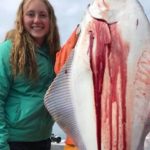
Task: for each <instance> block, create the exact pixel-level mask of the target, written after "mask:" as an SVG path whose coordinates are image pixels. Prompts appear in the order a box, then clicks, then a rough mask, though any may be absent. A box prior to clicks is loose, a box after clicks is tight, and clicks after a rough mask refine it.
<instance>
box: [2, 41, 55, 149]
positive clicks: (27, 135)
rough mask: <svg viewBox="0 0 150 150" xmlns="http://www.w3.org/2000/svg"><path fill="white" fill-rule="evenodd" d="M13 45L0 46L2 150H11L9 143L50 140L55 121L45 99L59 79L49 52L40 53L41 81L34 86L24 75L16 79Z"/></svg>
mask: <svg viewBox="0 0 150 150" xmlns="http://www.w3.org/2000/svg"><path fill="white" fill-rule="evenodd" d="M11 47H12V43H11V41H9V40H7V41H5V42H3V43H1V44H0V150H9V146H8V141H40V140H44V139H47V138H49V137H50V134H51V130H52V126H53V123H54V122H53V119H52V118H51V116H50V115H49V114H48V112H47V110H46V109H45V107H44V103H43V98H44V95H45V92H46V90H47V89H48V86H49V85H50V84H51V82H52V81H53V79H54V77H55V73H54V69H53V68H54V66H53V63H52V59H51V57H50V56H49V54H48V48H46V47H42V48H39V49H37V52H36V61H37V65H38V74H39V80H38V81H36V83H35V84H32V83H31V81H30V80H29V79H27V78H26V77H25V76H23V75H18V76H17V77H16V78H14V77H13V75H12V70H11V65H10V51H11Z"/></svg>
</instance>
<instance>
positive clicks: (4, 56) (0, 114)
mask: <svg viewBox="0 0 150 150" xmlns="http://www.w3.org/2000/svg"><path fill="white" fill-rule="evenodd" d="M7 49H8V46H6V45H5V44H1V45H0V150H9V145H8V143H7V140H8V130H7V124H6V117H5V103H6V98H7V96H8V92H9V89H10V83H11V80H12V77H11V75H10V67H9V66H10V64H9V53H8V50H7Z"/></svg>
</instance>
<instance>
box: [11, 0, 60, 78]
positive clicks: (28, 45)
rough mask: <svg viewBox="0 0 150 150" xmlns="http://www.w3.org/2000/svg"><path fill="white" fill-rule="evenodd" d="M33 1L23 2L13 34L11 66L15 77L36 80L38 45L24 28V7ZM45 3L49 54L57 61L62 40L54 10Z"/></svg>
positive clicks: (25, 0)
mask: <svg viewBox="0 0 150 150" xmlns="http://www.w3.org/2000/svg"><path fill="white" fill-rule="evenodd" d="M29 1H32V0H22V2H21V4H20V6H19V8H18V12H17V16H16V21H15V29H14V30H15V32H14V33H13V34H14V35H13V39H12V42H13V46H12V51H11V59H10V61H11V64H12V70H13V73H14V75H15V76H16V75H18V74H22V73H23V74H26V75H27V76H28V77H30V78H32V79H34V78H36V77H37V64H36V60H35V49H36V45H35V44H34V41H33V39H32V37H31V36H30V34H29V33H28V32H26V31H25V30H24V26H23V6H24V5H25V4H26V3H27V2H29ZM41 1H43V2H44V3H45V5H46V7H47V10H48V13H49V20H50V31H49V33H48V36H47V38H46V44H47V45H48V46H49V49H50V52H49V54H50V55H52V56H53V58H54V59H55V55H56V52H57V51H58V50H59V49H60V38H59V32H58V27H57V23H56V17H55V13H54V9H53V7H52V5H51V4H50V3H49V1H48V0H41Z"/></svg>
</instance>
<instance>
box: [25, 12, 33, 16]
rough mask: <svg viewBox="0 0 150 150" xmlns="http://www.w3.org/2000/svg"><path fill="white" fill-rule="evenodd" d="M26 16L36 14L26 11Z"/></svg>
mask: <svg viewBox="0 0 150 150" xmlns="http://www.w3.org/2000/svg"><path fill="white" fill-rule="evenodd" d="M26 16H29V17H34V16H35V14H34V13H31V12H29V13H26Z"/></svg>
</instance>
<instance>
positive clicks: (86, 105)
mask: <svg viewBox="0 0 150 150" xmlns="http://www.w3.org/2000/svg"><path fill="white" fill-rule="evenodd" d="M80 30H81V32H80V35H79V38H78V41H77V43H76V45H75V48H74V49H73V50H72V52H71V54H70V56H69V58H68V60H67V62H66V63H65V65H64V66H63V68H62V69H61V71H60V73H59V74H58V75H57V77H56V78H55V80H54V82H53V83H52V84H51V86H50V87H49V89H48V91H47V93H46V95H45V100H44V103H45V106H46V108H47V110H48V111H49V113H50V114H51V115H52V116H53V117H54V119H55V121H56V122H57V123H58V124H59V125H60V127H61V128H62V129H63V130H64V131H65V132H66V133H67V134H68V135H69V136H70V137H72V138H73V140H74V142H75V144H76V145H77V146H78V148H79V150H144V140H145V137H146V135H147V133H148V132H149V131H150V130H149V128H150V118H149V115H150V24H149V22H148V19H147V17H146V15H145V13H144V10H143V8H142V6H141V5H140V3H139V2H138V1H137V0H94V1H93V3H91V5H90V6H89V7H88V9H87V12H86V14H85V16H84V18H83V21H82V22H81V23H80Z"/></svg>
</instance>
